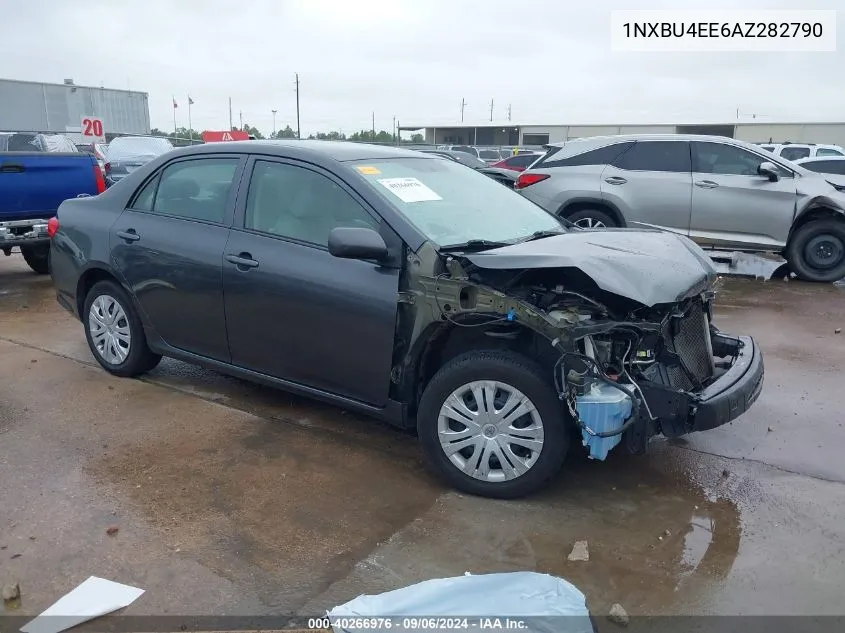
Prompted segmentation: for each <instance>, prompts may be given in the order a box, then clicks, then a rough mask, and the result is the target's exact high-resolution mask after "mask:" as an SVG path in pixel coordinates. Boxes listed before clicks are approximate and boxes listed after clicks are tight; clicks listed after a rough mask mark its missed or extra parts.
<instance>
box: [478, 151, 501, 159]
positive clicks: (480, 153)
mask: <svg viewBox="0 0 845 633" xmlns="http://www.w3.org/2000/svg"><path fill="white" fill-rule="evenodd" d="M478 157H479V158H496V159H499V158H501V157H502V156H501V154H499V152H497V151H496V150H492V149H481V150H478Z"/></svg>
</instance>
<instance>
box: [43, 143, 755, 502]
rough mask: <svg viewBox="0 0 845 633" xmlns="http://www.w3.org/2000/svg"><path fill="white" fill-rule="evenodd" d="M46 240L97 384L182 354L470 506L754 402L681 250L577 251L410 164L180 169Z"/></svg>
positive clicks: (165, 167) (309, 157) (433, 170)
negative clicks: (355, 433)
mask: <svg viewBox="0 0 845 633" xmlns="http://www.w3.org/2000/svg"><path fill="white" fill-rule="evenodd" d="M51 234H52V235H53V240H52V252H51V255H52V262H53V267H52V275H53V279H54V282H55V285H56V289H57V295H58V300H59V302H60V303H61V304H62V305H63V306H64V307H65V308H67V309H68V310H69V311H70V312H71V313H73V314H74V315H75V316H76V317H77V318H79V319H81V321H82V323H83V325H84V329H85V335H86V337H87V339H88V344H89V346H90V348H91V351H92V353H93V355H94V357H95V358H96V360H97V361H98V362H99V363H100V365H102V366H103V367H104V368H105V369H106V370H107V371H109V372H111V373H112V374H115V375H118V376H135V375H138V374H141V373H143V372H146V371H149V370H151V369H152V368H154V367H155V366H156V364H157V363H158V362H159V360H160V358H161V356H171V357H174V358H179V359H182V360H185V361H188V362H192V363H198V364H202V365H205V366H207V367H211V368H214V369H218V370H220V371H223V372H226V373H229V374H232V375H235V376H239V377H242V378H245V379H249V380H254V381H258V382H262V383H265V384H268V385H274V386H277V387H281V388H283V389H287V390H290V391H293V392H297V393H301V394H305V395H309V396H312V397H316V398H320V399H323V400H325V401H328V402H331V403H334V404H337V405H339V406H342V407H347V408H351V409H355V410H358V411H361V412H364V413H368V414H371V415H374V416H377V417H380V418H382V419H386V420H388V421H390V422H392V423H394V424H397V425H400V426H403V427H411V428H414V427H415V428H416V429H417V431H418V434H419V437H420V441H421V443H422V446H423V449H424V452H425V454H426V456H427V458H428V461H429V462H430V463H431V464H432V465H433V466H434V468H436V469H437V470H438V471H439V472H440V473H441V474H442V475H444V476H445V477H446V478H447V479H448V480H449V481H450V482H451V483H452V484H453V485H454V486H455V487H457V488H459V489H461V490H464V491H468V492H471V493H476V494H481V495H487V496H496V497H513V496H518V495H523V494H526V493H529V492H531V491H533V490H535V489H536V488H538V487H539V486H540V485H542V484H543V483H544V482H545V481H547V480H548V479H549V478H550V477H552V476H553V475H554V474H555V473H556V472H557V470H558V469H559V467H560V465H561V463H562V461H563V459H564V456H565V454H566V452H567V450H568V448H569V445H570V442H571V440H572V439H573V438H578V440H577V441H578V443H580V444H582V445H584V446H585V447H586V450H587V451H588V452H589V454H590V455H591V456H592V457H596V458H598V459H604V457H605V456H606V455H607V452H608V450H610V449H612V448H613V447H614V446H615V445H617V444H618V443H620V441H621V440H624V444H625V446H626V447H627V448H628V450H630V451H633V452H637V453H639V452H643V451H644V450H645V446H646V442H647V440H648V438H649V437H651V436H653V435H655V434H658V433H662V434H663V435H666V436H677V435H681V434H684V433H689V432H691V431H698V430H703V429H710V428H713V427H716V426H719V425H721V424H724V423H726V422H728V421H729V420H732V419H734V418H736V417H737V416H739V415H740V414H742V413H743V412H744V411H745V410H746V409H747V408H748V407H749V406H751V404H752V402H753V401H754V400H755V398H756V397H757V395H758V394H759V393H760V389H761V386H762V379H763V364H762V356H761V354H760V351H759V350H758V348H757V347H756V346H755V344H754V342H753V341H752V340H751V339H750V338H747V337H734V336H729V335H726V334H723V333H720V332H719V331H718V330H717V329H716V328H715V327H714V326H713V325H712V324H711V301H712V298H713V292H712V287H711V286H712V283H713V281H714V280H715V273H714V270H713V268H712V266H711V264H710V262H709V260H708V258H707V257H706V256H705V255H704V254H703V252H702V251H701V250H700V249H699V248H698V247H697V246H696V245H695V244H693V243H692V242H691V241H690V240H688V239H687V238H685V237H680V236H677V235H673V234H669V233H661V232H656V231H631V230H616V231H597V232H589V231H581V230H577V229H575V230H568V229H567V228H565V227H564V226H563V225H562V224H561V221H560V220H558V219H557V218H555V217H554V216H553V215H551V214H549V213H546V212H545V211H543V210H542V209H540V208H539V207H537V206H536V205H535V204H533V203H531V202H529V201H527V200H525V199H524V198H522V197H521V196H519V195H518V194H516V193H514V192H513V191H511V190H508V189H507V188H505V187H502V186H500V185H499V184H497V183H496V182H494V181H493V180H492V179H490V178H488V177H486V176H484V175H483V174H480V173H478V172H475V171H473V170H470V169H466V168H465V167H464V166H462V165H459V164H457V163H454V162H452V161H447V160H443V159H441V158H438V157H435V156H427V155H425V154H421V153H419V152H414V151H405V150H399V149H394V148H385V147H377V146H370V145H361V144H352V143H333V142H328V141H295V142H279V141H254V142H239V143H227V144H225V145H224V144H208V145H202V146H195V147H190V148H184V149H181V150H177V151H174V152H172V153H169V154H167V155H165V156H162V157H159V158H158V159H156V160H154V161H152V162H150V163H149V164H147V165H144V166H143V167H139V168H138V169H137V170H136V171H134V172H133V173H131V174H129V175H127V176H126V177H125V178H124V179H122V180H121V181H120V182H119V183H117V184H116V185H115V186H113V187H111V188H110V189H108V190H107V191H106V192H105V193H103V194H101V195H99V196H96V197H93V198H87V199H80V200H69V201H67V202H65V203H64V204H62V206H61V207H60V209H59V211H58V217H57V218H54V219H53V220H52V221H51Z"/></svg>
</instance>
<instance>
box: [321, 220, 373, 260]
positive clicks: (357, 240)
mask: <svg viewBox="0 0 845 633" xmlns="http://www.w3.org/2000/svg"><path fill="white" fill-rule="evenodd" d="M329 253H331V254H332V255H334V256H335V257H341V258H343V259H374V260H376V261H378V262H381V261H384V260H385V259H387V244H385V243H384V239H383V238H382V236H381V235H379V234H378V233H376V232H375V231H374V230H373V229H366V228H363V227H361V228H358V227H347V226H339V227H337V228H336V229H332V231H331V233H329Z"/></svg>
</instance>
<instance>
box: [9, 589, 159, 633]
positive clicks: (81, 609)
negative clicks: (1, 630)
mask: <svg viewBox="0 0 845 633" xmlns="http://www.w3.org/2000/svg"><path fill="white" fill-rule="evenodd" d="M142 593H144V590H143V589H138V588H137V587H130V586H129V585H122V584H120V583H119V582H112V581H111V580H106V579H105V578H98V577H97V576H91V577H90V578H88V580H86V581H85V582H83V583H82V584H81V585H79V586H78V587H77V588H76V589H74V590H73V591H71V592H70V593H68V594H65V595H64V596H62V597H61V598H59V599H58V600H57V601H56V602H55V603H53V605H52V606H50V607H48V608H47V610H46V611H44V612H43V613H42V614H41V615H39V616H38V617H36V618H35V619H34V620H30V621H29V622H28V623H27V624H26V625H25V626H23V627H21V631H23V633H58V632H59V631H64V630H65V629H69V628H71V627H74V626H76V625H77V624H82V623H83V622H87V621H88V620H92V619H94V618H96V617H99V616H101V615H106V614H107V613H111V612H112V611H117V610H118V609H122V608H123V607H126V606H129V605H130V604H132V603H133V602H134V601H135V600H137V599H138V597H139V596H140V595H141V594H142Z"/></svg>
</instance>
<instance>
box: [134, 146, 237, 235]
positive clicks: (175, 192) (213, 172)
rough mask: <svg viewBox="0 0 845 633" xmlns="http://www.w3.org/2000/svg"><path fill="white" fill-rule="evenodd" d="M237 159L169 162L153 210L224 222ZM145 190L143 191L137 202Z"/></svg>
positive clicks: (184, 216)
mask: <svg viewBox="0 0 845 633" xmlns="http://www.w3.org/2000/svg"><path fill="white" fill-rule="evenodd" d="M238 162H239V159H238V158H202V159H195V160H185V161H180V162H178V163H175V164H172V165H170V166H169V167H167V168H165V170H164V171H163V172H162V174H161V179H160V183H159V186H158V191H156V195H155V204H154V205H153V209H152V210H153V211H154V212H156V213H163V214H166V215H175V216H178V217H181V218H188V219H191V220H204V221H206V222H223V218H224V217H225V215H226V203H227V201H228V199H229V191H230V189H231V187H232V180H233V179H234V177H235V171H236V170H237V168H238ZM149 186H150V185H147V187H149ZM145 193H146V192H145V191H142V192H141V195H139V196H138V199H136V203H137V202H139V201H142V197H143V196H144V195H145Z"/></svg>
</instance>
